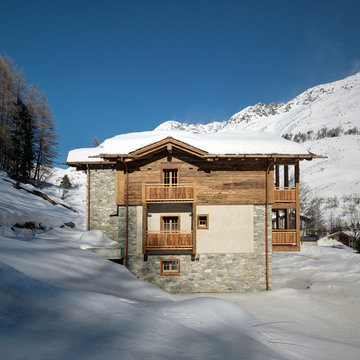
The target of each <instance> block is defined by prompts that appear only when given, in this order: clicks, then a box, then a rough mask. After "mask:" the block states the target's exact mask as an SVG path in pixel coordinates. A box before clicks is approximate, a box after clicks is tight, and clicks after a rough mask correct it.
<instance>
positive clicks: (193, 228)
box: [192, 201, 197, 254]
mask: <svg viewBox="0 0 360 360" xmlns="http://www.w3.org/2000/svg"><path fill="white" fill-rule="evenodd" d="M196 224H197V221H196V202H195V201H194V202H193V204H192V233H193V248H192V253H193V254H196Z"/></svg>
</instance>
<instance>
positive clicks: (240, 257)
mask: <svg viewBox="0 0 360 360" xmlns="http://www.w3.org/2000/svg"><path fill="white" fill-rule="evenodd" d="M161 259H162V260H166V259H179V260H180V274H179V275H161V274H160V266H161V265H160V260H161ZM193 259H194V260H192V257H191V255H149V256H148V258H147V261H144V257H143V256H142V255H137V256H129V270H130V271H131V272H132V273H133V274H134V275H135V276H137V277H138V278H139V279H141V280H145V281H148V282H150V283H152V284H155V285H156V286H158V287H160V288H161V289H163V290H165V291H167V292H170V293H189V292H247V291H261V290H265V289H266V274H265V255H263V256H259V255H258V254H200V255H196V256H195V257H194V258H193ZM269 278H270V279H271V276H269Z"/></svg>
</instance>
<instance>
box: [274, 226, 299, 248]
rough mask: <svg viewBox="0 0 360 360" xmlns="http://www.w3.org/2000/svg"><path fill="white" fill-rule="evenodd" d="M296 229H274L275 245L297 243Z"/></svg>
mask: <svg viewBox="0 0 360 360" xmlns="http://www.w3.org/2000/svg"><path fill="white" fill-rule="evenodd" d="M296 235H297V234H296V230H286V229H273V231H272V244H273V245H297V236H296Z"/></svg>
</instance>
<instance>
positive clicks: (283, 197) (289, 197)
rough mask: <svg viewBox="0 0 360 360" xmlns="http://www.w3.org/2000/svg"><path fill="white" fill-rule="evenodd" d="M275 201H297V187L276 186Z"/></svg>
mask: <svg viewBox="0 0 360 360" xmlns="http://www.w3.org/2000/svg"><path fill="white" fill-rule="evenodd" d="M274 202H296V187H275V188H274Z"/></svg>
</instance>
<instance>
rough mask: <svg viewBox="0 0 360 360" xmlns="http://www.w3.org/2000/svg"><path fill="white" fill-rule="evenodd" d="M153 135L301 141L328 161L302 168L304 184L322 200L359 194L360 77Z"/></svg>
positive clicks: (168, 127)
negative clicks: (243, 135) (259, 134)
mask: <svg viewBox="0 0 360 360" xmlns="http://www.w3.org/2000/svg"><path fill="white" fill-rule="evenodd" d="M155 130H186V131H191V132H195V133H206V132H212V133H213V132H223V131H229V130H232V131H237V130H241V131H243V130H251V131H266V132H272V133H275V134H278V135H280V136H283V137H286V138H288V139H292V140H297V141H301V142H302V145H303V146H304V147H305V148H307V149H309V150H310V151H311V152H313V153H315V154H319V155H326V156H328V159H326V160H315V161H312V162H310V163H302V181H303V182H305V183H309V185H311V187H312V189H313V190H314V192H315V193H317V194H318V195H322V196H324V197H329V196H333V195H337V196H339V197H341V196H342V195H344V194H347V195H348V194H352V193H360V180H359V179H360V73H357V74H355V75H353V76H350V77H348V78H346V79H343V80H340V81H336V82H332V83H329V84H324V85H319V86H315V87H313V88H311V89H309V90H307V91H305V92H303V93H302V94H300V95H298V96H297V97H295V98H294V99H292V100H290V101H289V102H287V103H283V104H276V103H271V104H269V105H266V104H263V103H258V104H256V105H254V106H249V107H247V108H245V109H243V110H242V111H240V112H238V113H236V114H234V115H233V116H231V118H230V119H229V120H227V121H224V122H213V123H210V124H207V125H203V124H198V125H194V124H190V125H188V124H184V123H178V122H176V121H168V122H165V123H163V124H161V125H160V126H158V127H157V128H156V129H155Z"/></svg>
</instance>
